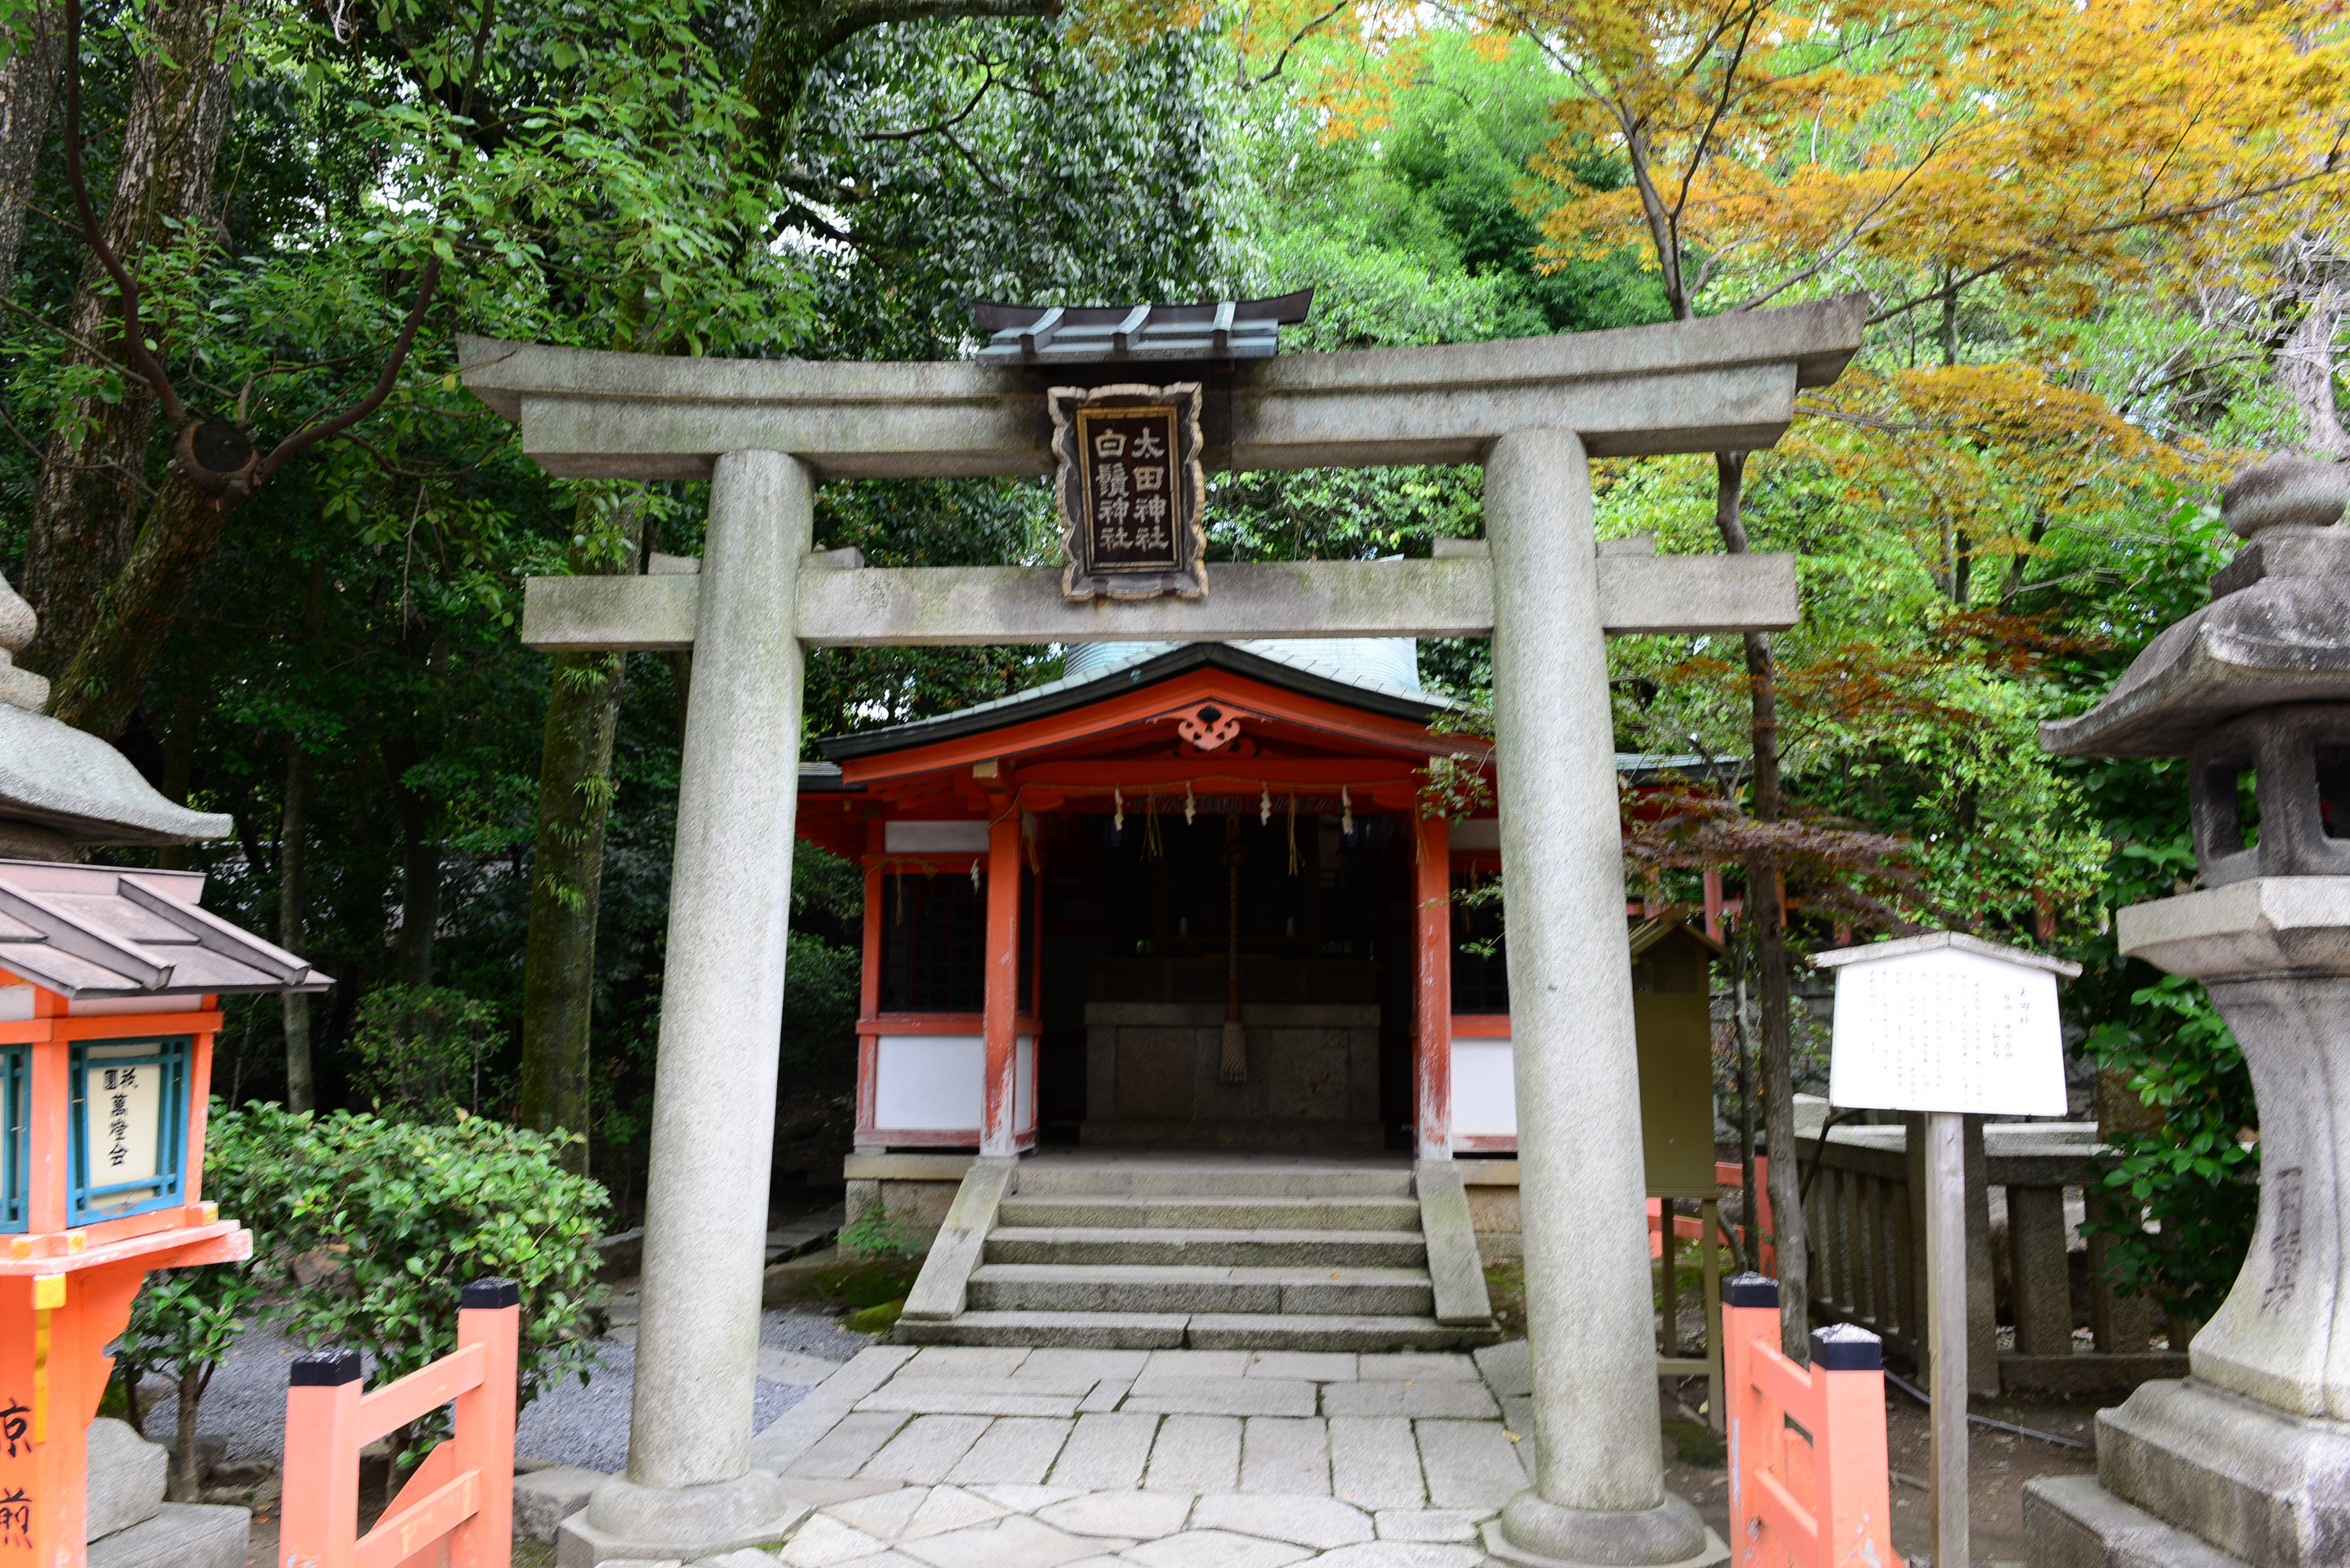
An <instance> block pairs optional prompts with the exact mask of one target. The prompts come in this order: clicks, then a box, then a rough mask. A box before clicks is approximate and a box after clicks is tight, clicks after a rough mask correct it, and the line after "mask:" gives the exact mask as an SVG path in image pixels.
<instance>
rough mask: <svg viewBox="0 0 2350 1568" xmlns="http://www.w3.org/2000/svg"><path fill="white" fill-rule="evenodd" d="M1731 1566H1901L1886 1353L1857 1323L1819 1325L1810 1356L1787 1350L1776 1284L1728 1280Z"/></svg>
mask: <svg viewBox="0 0 2350 1568" xmlns="http://www.w3.org/2000/svg"><path fill="white" fill-rule="evenodd" d="M1721 1341H1722V1380H1723V1383H1724V1384H1725V1385H1726V1386H1727V1394H1726V1399H1727V1402H1728V1405H1729V1409H1730V1529H1731V1562H1732V1563H1733V1564H1734V1565H1735V1568H1900V1563H1901V1559H1900V1558H1898V1557H1897V1556H1895V1555H1894V1554H1893V1505H1892V1499H1891V1495H1890V1494H1891V1480H1892V1477H1891V1473H1890V1470H1889V1469H1888V1464H1887V1456H1886V1449H1885V1354H1884V1346H1883V1345H1882V1344H1880V1343H1879V1341H1878V1340H1877V1335H1875V1334H1870V1333H1869V1332H1868V1331H1867V1330H1866V1329H1861V1328H1855V1327H1853V1326H1852V1325H1851V1324H1836V1325H1835V1326H1833V1327H1830V1328H1823V1329H1817V1330H1814V1332H1813V1334H1812V1365H1811V1366H1810V1367H1809V1368H1805V1367H1803V1366H1797V1365H1796V1364H1795V1363H1794V1362H1793V1361H1790V1360H1788V1359H1787V1358H1786V1357H1785V1356H1784V1355H1781V1354H1780V1353H1779V1287H1778V1284H1777V1282H1774V1281H1772V1280H1769V1279H1766V1278H1764V1277H1763V1275H1761V1274H1740V1275H1738V1276H1737V1277H1735V1278H1734V1279H1732V1280H1731V1281H1730V1282H1729V1284H1728V1285H1727V1286H1726V1287H1725V1288H1724V1289H1723V1292H1722V1303H1721Z"/></svg>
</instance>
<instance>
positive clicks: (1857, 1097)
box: [1813, 931, 2080, 1116]
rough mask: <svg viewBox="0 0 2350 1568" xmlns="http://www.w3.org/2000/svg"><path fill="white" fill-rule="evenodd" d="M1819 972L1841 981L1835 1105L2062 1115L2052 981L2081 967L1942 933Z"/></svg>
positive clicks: (2060, 1043)
mask: <svg viewBox="0 0 2350 1568" xmlns="http://www.w3.org/2000/svg"><path fill="white" fill-rule="evenodd" d="M1813 962H1814V963H1815V964H1818V965H1820V966H1821V967H1823V968H1828V969H1834V970H1835V971H1837V974H1836V992H1835V1044H1834V1046H1833V1050H1832V1054H1831V1056H1830V1059H1829V1066H1828V1099H1829V1102H1830V1103H1831V1104H1833V1105H1836V1106H1852V1107H1854V1108H1864V1107H1865V1108H1868V1109H1875V1110H1895V1111H1963V1112H1969V1113H1972V1114H1976V1115H1985V1116H2063V1115H2064V1110H2065V1106H2064V1036H2063V1028H2062V1024H2061V1023H2060V1021H2059V1019H2058V1017H2057V1012H2056V977H2057V976H2058V975H2060V974H2078V973H2079V972H2080V970H2079V967H2078V966H2077V965H2074V964H2070V963H2067V962H2065V961H2064V960H2062V959H2054V958H2050V957H2048V956H2047V955H2046V954H2044V953H2036V952H2032V951H2029V950H2025V949H2022V948H2012V947H2006V946H2003V945H2001V944H1999V943H1995V942H1987V941H1982V940H1978V939H1976V938H1973V937H1969V936H1964V935H1961V934H1959V933H1955V932H1947V931H1938V932H1934V933H1931V934H1929V935H1927V936H1922V937H1911V938H1908V940H1902V941H1894V942H1877V943H1871V944H1869V945H1867V946H1865V947H1856V948H1843V949H1839V950H1836V951H1834V952H1825V953H1821V954H1819V955H1818V956H1816V957H1815V958H1814V959H1813Z"/></svg>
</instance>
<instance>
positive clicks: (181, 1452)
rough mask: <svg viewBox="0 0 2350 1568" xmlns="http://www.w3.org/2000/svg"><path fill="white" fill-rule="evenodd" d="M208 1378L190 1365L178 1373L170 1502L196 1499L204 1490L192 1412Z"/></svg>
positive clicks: (202, 1396) (200, 1398) (202, 1397)
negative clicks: (178, 1409)
mask: <svg viewBox="0 0 2350 1568" xmlns="http://www.w3.org/2000/svg"><path fill="white" fill-rule="evenodd" d="M210 1381H211V1379H210V1378H209V1377H207V1376H205V1375H204V1372H203V1369H202V1368H200V1367H191V1368H190V1369H188V1370H187V1371H184V1372H182V1373H181V1374H180V1415H179V1429H178V1431H177V1432H176V1433H175V1434H174V1438H173V1441H172V1501H174V1502H197V1501H202V1500H203V1490H204V1478H203V1466H202V1464H200V1463H199V1462H198V1460H197V1459H196V1412H197V1410H198V1409H199V1408H200V1407H202V1406H203V1400H204V1385H205V1384H206V1383H208V1382H210Z"/></svg>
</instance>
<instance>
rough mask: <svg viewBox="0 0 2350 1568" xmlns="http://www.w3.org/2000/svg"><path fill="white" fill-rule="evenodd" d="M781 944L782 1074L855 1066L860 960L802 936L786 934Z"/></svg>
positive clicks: (854, 952)
mask: <svg viewBox="0 0 2350 1568" xmlns="http://www.w3.org/2000/svg"><path fill="white" fill-rule="evenodd" d="M784 941H785V951H784V1029H783V1043H782V1067H783V1071H784V1072H785V1075H794V1074H806V1073H811V1072H814V1073H819V1074H820V1073H822V1072H824V1071H825V1070H826V1069H827V1068H829V1067H843V1066H846V1065H847V1064H848V1063H849V1062H853V1061H855V1060H856V1050H857V1004H858V998H859V992H860V988H861V987H862V985H863V983H864V960H863V959H862V957H861V956H860V955H859V954H858V950H856V949H855V948H845V947H835V946H834V945H833V944H831V943H830V942H827V941H826V940H823V939H822V938H820V937H816V936H813V935H811V934H809V933H807V932H805V931H787V932H785V936H784Z"/></svg>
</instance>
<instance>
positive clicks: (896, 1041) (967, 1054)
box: [873, 1034, 987, 1131]
mask: <svg viewBox="0 0 2350 1568" xmlns="http://www.w3.org/2000/svg"><path fill="white" fill-rule="evenodd" d="M986 1069H987V1045H986V1043H985V1041H984V1040H983V1038H982V1037H981V1036H980V1035H977V1034H884V1035H882V1036H880V1038H879V1041H878V1042H877V1043H876V1048H875V1051H874V1063H873V1075H874V1085H873V1119H874V1122H875V1123H876V1124H877V1125H878V1126H879V1127H884V1128H899V1129H904V1130H907V1131H920V1130H924V1129H939V1130H943V1131H959V1130H964V1129H976V1128H977V1127H978V1126H979V1118H980V1111H981V1106H982V1105H983V1100H984V1094H983V1085H984V1083H985V1079H986Z"/></svg>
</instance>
